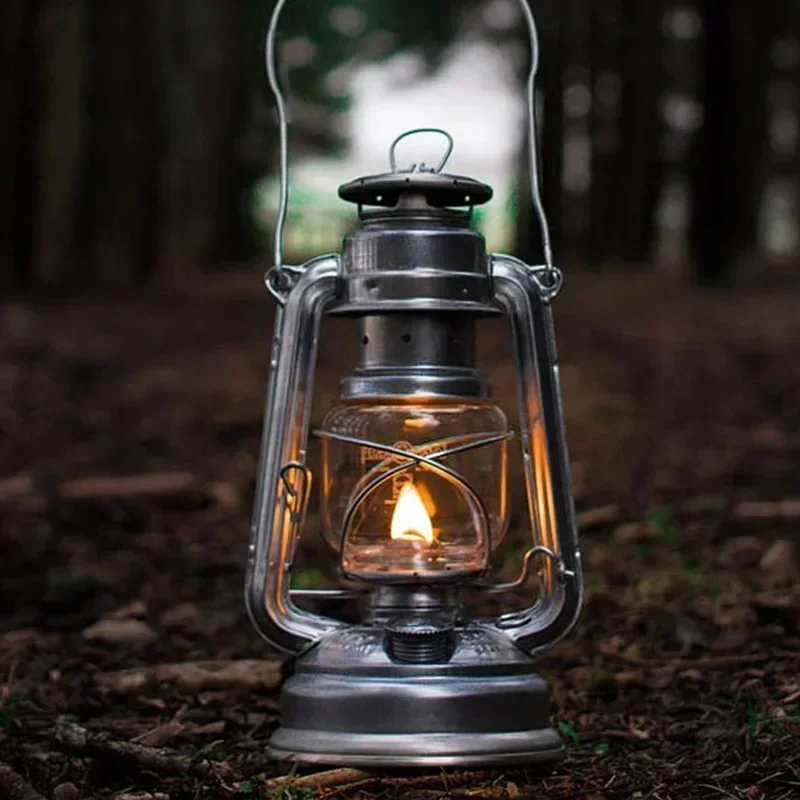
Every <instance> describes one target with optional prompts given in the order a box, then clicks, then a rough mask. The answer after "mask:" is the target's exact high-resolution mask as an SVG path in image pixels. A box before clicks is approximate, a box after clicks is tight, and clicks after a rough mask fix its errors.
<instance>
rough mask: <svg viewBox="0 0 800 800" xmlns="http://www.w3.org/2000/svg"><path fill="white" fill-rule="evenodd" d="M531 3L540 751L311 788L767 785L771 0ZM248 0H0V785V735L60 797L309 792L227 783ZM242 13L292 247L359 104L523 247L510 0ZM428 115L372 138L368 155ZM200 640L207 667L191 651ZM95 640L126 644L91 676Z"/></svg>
mask: <svg viewBox="0 0 800 800" xmlns="http://www.w3.org/2000/svg"><path fill="white" fill-rule="evenodd" d="M532 4H533V5H534V7H535V11H536V13H537V18H538V21H539V24H540V27H541V40H542V41H541V45H542V74H541V81H540V86H539V91H538V95H537V107H538V111H539V119H540V121H541V123H542V127H541V131H540V134H541V160H542V179H543V185H544V200H545V206H546V209H547V212H548V214H549V217H550V220H551V224H552V230H553V238H554V244H555V251H556V260H557V263H558V265H559V266H560V267H561V268H562V269H563V271H564V274H565V278H566V282H565V287H564V290H563V292H562V294H561V296H560V297H559V298H558V301H557V302H556V304H555V306H554V311H555V317H556V326H557V334H558V343H559V355H560V362H561V376H562V381H563V394H564V403H565V411H566V422H567V433H568V441H569V448H570V456H571V461H572V472H573V478H574V489H575V499H576V505H577V509H578V512H579V514H578V517H579V529H580V534H581V542H582V545H581V546H582V550H583V554H584V562H585V570H586V575H585V578H586V587H587V602H586V608H585V611H584V615H583V617H582V620H581V623H580V625H579V626H578V629H577V630H576V631H575V633H574V634H573V635H572V636H571V637H570V638H569V639H568V640H567V641H566V642H564V643H562V644H560V645H559V646H558V647H557V648H556V649H555V650H553V651H552V652H551V653H549V654H548V655H546V656H545V657H543V658H542V659H541V667H542V671H543V674H544V675H545V676H546V677H547V679H548V681H549V682H550V684H551V687H552V695H553V701H554V705H553V714H554V721H555V724H557V725H558V726H559V728H560V729H561V731H562V733H563V735H564V738H565V741H566V742H567V744H568V746H569V757H568V759H567V761H566V762H565V763H564V764H563V765H561V766H560V767H559V768H558V770H557V772H556V773H555V775H554V776H553V777H551V778H549V779H548V780H547V781H546V782H545V783H544V784H542V783H541V782H540V781H536V780H535V779H534V778H533V777H532V776H529V775H526V774H525V773H520V774H513V775H512V774H497V773H493V774H490V773H478V774H470V775H451V776H449V777H447V778H446V779H444V778H442V777H441V776H434V777H430V776H429V777H428V778H425V779H423V778H419V780H418V782H417V783H413V781H412V783H411V784H409V783H407V782H406V783H403V780H407V779H405V778H404V779H403V780H400V779H397V778H396V776H395V777H388V778H381V779H378V778H375V779H374V780H373V781H372V782H371V783H370V782H367V783H361V784H358V785H355V786H345V787H340V788H339V789H337V790H336V791H337V792H338V794H339V796H342V797H352V798H368V797H370V798H371V797H376V796H380V797H403V798H407V797H411V796H413V797H421V798H422V797H431V798H439V797H443V796H450V797H459V796H464V797H486V798H505V797H528V796H530V797H552V798H558V799H559V800H566V799H567V798H573V799H574V800H577V798H585V799H587V800H588V798H591V799H592V800H601V799H602V800H606V799H607V800H611V798H642V799H643V800H667V799H668V798H680V800H711V799H712V798H714V799H716V798H720V800H722V798H726V799H727V800H730V798H735V799H736V800H792V798H795V797H797V791H798V789H797V787H798V785H800V757H798V751H799V750H800V748H798V746H797V742H798V739H799V738H800V728H798V720H799V719H800V682H798V677H797V676H798V666H800V580H799V579H798V569H800V556H799V555H798V537H797V528H798V525H800V487H798V481H797V474H798V463H800V462H799V458H800V402H799V401H798V398H799V397H800V317H798V314H797V307H798V298H799V297H800V294H799V293H800V282H799V281H798V275H799V274H800V273H798V268H800V255H799V253H800V8H798V5H797V3H796V2H794V1H793V0H768V1H767V2H762V3H753V2H749V1H746V0H726V1H723V0H692V1H691V2H690V1H689V0H687V2H682V3H681V2H670V1H668V0H652V1H650V2H642V0H591V2H590V0H532ZM270 11H271V3H270V2H269V1H268V0H265V1H264V2H255V1H254V0H237V1H236V2H234V1H233V0H229V1H227V0H226V2H220V1H219V0H137V2H135V3H134V2H129V0H6V1H5V3H4V4H3V7H2V15H1V19H2V26H0V41H2V48H0V59H2V69H0V108H2V112H3V113H2V116H1V117H0V119H1V120H2V122H0V796H4V795H3V792H4V791H6V787H5V784H4V783H3V781H4V780H6V778H7V774H8V773H7V772H6V771H5V769H6V767H4V766H3V764H2V762H4V761H5V762H6V766H8V767H10V768H12V769H13V770H15V771H16V772H17V773H18V774H19V775H21V776H23V777H24V779H25V780H27V781H29V782H30V783H31V784H33V786H34V787H35V789H36V790H37V791H38V792H39V793H41V794H42V796H45V797H48V798H49V797H53V796H58V797H59V800H67V798H75V797H81V798H108V797H114V798H118V800H120V799H121V798H122V797H125V793H128V795H130V794H131V793H133V794H134V796H136V797H137V800H151V798H152V797H154V796H155V795H154V794H153V793H156V792H161V793H166V794H167V795H168V796H169V798H171V800H183V799H184V798H186V800H189V798H197V797H208V798H212V799H213V800H216V798H223V797H225V798H229V797H231V796H234V797H235V796H242V797H248V796H250V797H262V798H264V797H279V796H282V797H284V800H288V798H290V797H294V798H298V799H299V798H309V797H312V796H317V795H318V796H332V795H331V794H330V793H329V794H328V795H324V793H323V794H320V793H319V792H317V793H316V795H315V793H314V790H311V789H309V790H307V789H303V788H302V787H296V788H293V789H292V790H291V791H292V792H293V794H285V793H284V794H283V795H281V794H276V791H277V789H276V788H275V787H274V786H272V785H270V784H266V783H264V781H265V780H267V779H269V778H270V777H271V776H273V775H275V774H277V773H279V772H285V771H286V769H285V767H281V766H279V765H276V764H273V763H271V762H269V760H268V759H267V758H266V756H265V755H264V745H265V742H266V740H267V737H268V736H269V734H270V732H271V730H273V729H274V727H275V725H276V724H277V715H278V712H277V705H276V687H277V678H278V672H279V670H280V668H281V667H280V665H279V662H278V659H279V655H278V654H276V653H275V652H273V651H272V650H270V649H269V647H268V646H267V645H266V644H264V643H262V642H260V641H258V640H257V638H256V635H255V633H254V632H253V630H252V628H251V627H250V625H249V623H248V621H247V619H246V615H245V612H244V606H243V602H242V583H243V568H244V561H245V552H246V547H247V539H248V529H249V514H250V509H251V506H252V500H253V492H254V485H255V473H256V467H257V465H256V459H257V454H258V449H259V440H260V436H261V414H262V410H263V406H264V399H265V398H264V394H265V391H266V386H267V364H268V359H269V349H270V341H271V334H272V323H273V309H274V303H273V301H272V299H271V297H270V296H269V295H268V293H267V292H266V290H265V289H264V287H263V282H262V279H263V274H264V271H265V269H266V268H267V267H268V266H270V264H269V254H270V252H271V246H270V235H271V227H272V224H273V222H274V215H275V199H276V196H277V184H276V177H275V171H276V163H277V162H276V156H277V138H276V129H275V115H274V113H273V110H272V100H271V98H270V96H269V94H268V92H267V88H266V80H265V78H264V67H263V56H262V51H263V32H264V29H265V26H266V22H267V20H268V17H269V13H270ZM279 50H280V57H281V65H282V76H283V82H284V85H285V86H286V87H287V88H288V89H289V90H290V93H291V114H292V123H293V125H292V157H293V161H292V211H291V216H290V220H289V227H288V231H287V256H288V257H289V258H290V259H291V260H292V261H293V262H295V263H299V262H301V261H302V260H304V259H307V258H309V257H312V256H314V255H318V254H321V253H324V252H330V251H336V250H338V249H339V248H340V246H341V238H342V236H343V235H344V234H345V233H346V232H347V230H348V229H349V227H350V226H351V225H352V224H354V221H355V220H354V215H353V209H352V208H350V207H348V206H347V205H346V204H343V203H341V202H340V201H339V200H338V199H337V196H336V188H337V186H338V185H339V184H340V183H342V182H344V181H347V180H350V179H352V178H355V177H357V176H360V175H363V174H369V173H374V172H380V171H383V170H385V169H387V168H388V147H389V144H390V143H391V141H392V139H394V138H395V136H397V135H398V134H400V133H402V132H403V131H405V130H407V129H409V128H413V127H418V126H426V127H427V126H440V127H443V128H446V129H447V130H449V131H450V132H451V133H452V134H453V136H454V137H455V140H456V149H455V153H454V155H453V159H452V161H451V165H450V168H451V169H452V170H453V171H454V172H460V173H465V174H468V175H471V176H473V177H475V178H478V179H481V180H484V181H486V182H488V183H491V184H492V185H493V186H494V187H495V189H496V191H497V196H496V199H495V201H494V202H493V203H492V204H491V205H490V206H487V207H485V209H482V210H481V212H480V214H479V215H478V216H477V219H476V224H477V225H478V226H479V227H480V228H481V230H482V231H483V232H484V233H485V235H486V237H487V240H488V243H489V246H490V248H491V249H493V250H503V251H507V252H512V253H516V254H518V255H520V256H522V257H524V258H527V259H529V260H530V261H531V262H536V261H538V260H539V259H540V258H541V255H540V254H541V242H540V239H539V234H538V228H537V226H536V224H535V221H534V219H533V217H532V213H531V206H530V198H529V197H528V195H527V190H526V180H525V174H526V169H527V166H526V154H525V152H524V149H523V147H522V145H523V142H524V138H525V131H524V127H523V123H524V106H523V84H524V78H525V73H526V69H527V59H528V52H527V50H526V38H525V33H524V31H523V28H522V26H521V18H520V15H519V11H518V7H517V4H516V1H515V0H462V1H461V2H447V1H446V0H435V1H434V0H411V1H410V2H400V1H399V0H398V2H388V0H352V2H349V3H343V2H325V3H323V2H320V1H319V0H290V3H289V6H288V8H287V11H286V16H285V23H284V25H283V26H282V33H281V38H280V48H279ZM439 148H440V142H439V141H438V140H437V139H436V138H435V137H430V138H428V139H424V140H420V141H418V142H408V143H407V145H404V146H403V149H402V152H401V161H403V160H407V161H408V162H411V161H412V160H420V159H424V160H427V161H428V162H431V161H434V160H435V158H436V157H437V155H438V153H439V152H440V149H439ZM505 327H506V326H505V325H504V324H502V323H498V322H492V323H487V324H486V325H483V326H482V337H481V343H480V348H479V349H480V360H481V364H482V367H483V369H484V370H485V371H486V373H487V374H488V377H489V378H490V379H491V381H492V383H493V385H494V387H495V396H496V398H497V400H498V402H500V403H501V405H503V406H504V407H505V408H506V409H507V411H508V412H509V414H513V411H514V409H513V397H514V394H513V391H514V384H513V372H512V365H511V360H510V358H509V345H508V333H507V331H506V329H505ZM353 343H354V338H353V330H352V326H351V324H350V323H348V322H341V321H340V322H332V323H330V325H329V326H328V327H326V329H325V332H324V334H323V336H322V341H321V352H320V361H319V391H318V394H317V397H316V400H315V406H314V420H315V422H318V421H319V420H320V419H321V416H322V414H324V412H325V411H326V410H327V408H328V407H329V406H330V404H331V403H332V402H334V401H335V397H336V391H337V383H338V380H339V378H340V377H341V376H342V374H343V373H345V372H346V371H347V370H348V369H350V367H351V366H352V361H353V351H354V348H353V346H352V345H353ZM512 454H517V450H516V449H514V448H512ZM315 458H316V456H315V455H312V461H311V463H312V465H313V464H315V461H314V459H315ZM512 478H513V479H514V480H513V491H514V503H513V508H514V511H513V514H514V516H513V520H512V531H511V535H510V536H509V538H508V542H507V544H506V545H504V549H503V551H502V553H501V554H500V557H499V558H498V563H497V567H498V574H499V575H500V576H501V577H502V578H504V579H505V578H509V579H510V578H512V577H513V575H514V571H515V568H516V567H518V559H519V556H520V554H521V552H523V551H524V549H525V546H526V540H525V536H526V530H525V525H524V516H525V515H524V505H523V502H524V497H523V494H524V493H523V492H522V491H521V486H520V483H519V468H518V466H514V467H513V468H512ZM318 485H319V481H318V482H317V486H318ZM317 509H318V500H317V498H316V494H315V499H314V501H313V502H312V507H311V513H310V515H309V526H308V536H307V537H306V538H305V539H304V541H303V544H302V547H301V551H300V555H299V561H298V569H297V571H296V573H295V582H296V585H298V586H318V585H331V584H333V583H335V580H336V558H335V554H333V553H332V552H331V551H330V549H329V548H327V546H326V545H325V544H324V543H323V542H322V539H321V537H320V536H319V535H318V532H317V530H316V528H317V527H318V513H317ZM523 599H524V598H522V597H514V598H509V602H513V603H517V604H518V603H521V602H522V601H523ZM340 610H341V611H342V613H344V614H352V609H340ZM486 610H487V611H493V610H496V609H489V608H487V609H486ZM245 659H255V660H258V663H259V664H260V665H261V666H260V667H259V668H258V669H255V668H254V667H253V665H252V664H251V663H248V664H245V666H244V667H243V666H242V662H243V660H245ZM198 661H204V662H205V661H213V662H215V664H216V667H215V669H222V674H223V675H224V676H225V677H224V679H223V678H219V677H218V675H217V673H214V675H217V677H213V676H212V678H208V677H206V678H204V679H200V680H199V683H198V679H197V673H196V672H194V673H192V672H191V670H190V669H188V668H187V667H186V665H187V664H194V663H195V662H198ZM164 664H172V665H178V666H177V671H175V670H173V671H172V672H170V673H169V674H170V675H172V677H166V678H165V677H164V675H165V673H164V671H163V669H160V668H161V666H162V665H164ZM286 668H288V667H286ZM124 670H134V671H135V673H134V675H135V676H139V677H141V680H138V678H137V680H135V681H133V683H130V681H129V682H128V684H126V685H128V686H129V688H127V689H125V690H122V689H121V688H120V686H121V680H122V678H125V676H128V677H129V676H130V673H127V672H126V673H123V672H122V671H124ZM121 675H122V678H121V677H120V676H121ZM176 675H177V677H175V676H176ZM189 675H194V677H193V678H188V677H187V676H189ZM154 676H155V680H153V678H154ZM126 680H127V678H126ZM123 682H124V681H123ZM130 686H133V687H134V688H130ZM115 687H116V688H115ZM64 726H78V728H80V729H81V730H83V731H85V732H86V733H85V734H84V733H81V734H80V735H79V736H78V737H77V738H76V736H75V729H74V727H73V728H65V727H64ZM80 742H84V744H83V745H81V744H80ZM87 742H88V744H86V743H87ZM120 742H123V743H126V744H130V743H134V744H136V745H137V746H141V747H142V748H145V749H144V750H136V751H135V752H136V753H137V754H138V755H131V754H130V751H128V754H127V755H122V756H121V755H120V754H119V751H118V750H116V751H115V750H114V749H113V747H112V745H114V744H117V743H120ZM147 748H150V749H149V750H148V749H147ZM158 748H162V749H161V750H159V752H160V753H161V754H162V755H164V757H165V758H166V759H167V761H164V760H159V759H158V758H155V756H153V750H154V749H158ZM113 753H116V755H113ZM110 754H111V755H110ZM142 759H144V760H142ZM165 765H166V766H165ZM408 780H410V779H408ZM420 781H421V782H420ZM425 781H428V782H427V783H426V782H425ZM64 784H70V785H71V786H72V787H73V788H72V789H69V787H68V788H67V789H66V790H63V789H62V790H60V792H56V789H57V787H59V786H61V787H63V785H64ZM301 789H302V791H303V792H306V793H305V794H303V793H302V792H301ZM281 791H283V790H281ZM64 792H66V793H64ZM76 792H77V794H76ZM146 792H150V795H147V794H143V793H146ZM459 792H461V793H462V794H460V795H459V794H458V793H459Z"/></svg>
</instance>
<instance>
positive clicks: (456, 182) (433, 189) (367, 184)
mask: <svg viewBox="0 0 800 800" xmlns="http://www.w3.org/2000/svg"><path fill="white" fill-rule="evenodd" d="M420 134H423V135H424V134H436V135H437V136H441V137H443V138H444V139H446V140H447V148H446V149H445V152H444V155H442V156H441V158H440V159H439V163H438V164H437V166H435V167H428V166H427V165H426V164H425V162H421V163H419V164H417V163H413V164H411V166H410V167H407V168H404V169H401V168H400V167H398V162H397V146H398V145H399V144H400V143H401V142H403V141H405V140H406V139H408V138H410V137H412V136H419V135H420ZM454 147H455V142H454V140H453V137H452V136H451V135H450V134H449V133H448V132H447V131H445V130H442V129H441V128H414V129H413V130H410V131H406V132H405V133H401V134H400V136H398V137H397V138H396V139H395V140H394V141H393V142H392V144H391V147H390V148H389V165H390V167H391V172H386V173H384V174H382V175H370V176H368V177H365V178H357V179H356V180H354V181H351V182H350V183H346V184H345V185H344V186H341V187H340V188H339V197H341V198H342V200H347V201H348V202H350V203H358V205H360V206H379V207H383V208H395V207H397V206H406V207H407V206H409V205H412V206H418V204H419V201H420V200H422V202H423V203H424V204H427V205H428V206H429V207H430V208H449V207H455V208H458V207H467V206H468V207H470V208H472V207H473V206H479V205H483V203H486V202H488V201H489V200H491V199H492V195H493V191H492V187H491V186H487V185H486V184H485V183H481V182H480V181H476V180H474V179H473V178H467V177H465V176H463V175H448V174H447V173H444V172H442V170H443V169H444V168H445V166H446V165H447V162H448V160H449V159H450V156H451V155H452V153H453V149H454ZM405 200H408V202H404V201H405Z"/></svg>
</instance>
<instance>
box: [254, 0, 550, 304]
mask: <svg viewBox="0 0 800 800" xmlns="http://www.w3.org/2000/svg"><path fill="white" fill-rule="evenodd" d="M287 2H288V0H277V2H276V3H275V8H274V9H273V12H272V17H271V19H270V23H269V28H268V29H267V40H266V49H265V55H266V63H267V78H268V81H269V86H270V89H271V90H272V94H273V95H274V96H275V104H276V106H277V109H278V127H279V137H280V145H279V146H280V179H281V187H280V196H279V202H278V216H277V219H276V221H275V239H274V253H273V266H272V269H271V270H270V275H269V278H268V281H267V286H268V287H269V288H270V291H272V292H273V294H276V292H277V294H276V296H277V297H281V296H282V287H281V286H280V283H281V271H282V270H283V269H285V268H284V265H283V237H284V230H285V228H286V219H287V216H288V213H289V116H288V111H287V106H286V99H285V97H284V95H283V91H282V90H281V86H280V81H279V79H278V66H277V53H276V41H277V34H278V22H279V21H280V17H281V13H282V12H283V9H284V7H285V6H286V3H287ZM519 5H520V9H521V10H522V15H523V17H524V18H525V22H526V23H527V26H528V33H529V37H530V48H531V68H530V72H529V74H528V82H527V92H526V94H527V106H528V108H527V122H528V148H529V151H530V176H529V177H530V190H531V198H532V201H533V207H534V210H535V211H536V216H537V218H538V220H539V228H540V229H541V235H542V248H543V250H544V269H543V270H541V269H540V270H538V271H539V273H540V275H541V276H542V277H545V278H546V281H547V284H548V286H549V287H554V286H556V285H558V284H559V283H560V280H561V272H560V270H558V269H557V268H556V267H555V266H554V264H553V245H552V239H551V236H550V223H549V222H548V220H547V213H546V212H545V209H544V203H543V201H542V186H541V176H540V172H539V150H538V144H539V137H538V131H537V116H536V80H537V77H538V75H539V62H540V54H541V51H540V47H539V28H538V27H537V25H536V18H535V16H534V14H533V10H532V9H531V6H530V3H529V2H528V0H519ZM395 144H397V142H395ZM445 161H446V160H445ZM540 279H541V278H540ZM284 282H285V281H284Z"/></svg>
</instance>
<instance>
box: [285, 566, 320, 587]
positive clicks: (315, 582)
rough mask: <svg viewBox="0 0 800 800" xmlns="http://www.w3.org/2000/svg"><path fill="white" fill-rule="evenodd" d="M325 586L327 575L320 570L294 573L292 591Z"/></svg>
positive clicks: (296, 571)
mask: <svg viewBox="0 0 800 800" xmlns="http://www.w3.org/2000/svg"><path fill="white" fill-rule="evenodd" d="M324 584H325V574H324V573H323V572H322V570H319V569H297V570H293V571H292V589H317V588H319V587H320V586H323V585H324Z"/></svg>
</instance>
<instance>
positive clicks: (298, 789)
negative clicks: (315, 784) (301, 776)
mask: <svg viewBox="0 0 800 800" xmlns="http://www.w3.org/2000/svg"><path fill="white" fill-rule="evenodd" d="M267 797H268V798H269V800H314V790H313V789H309V788H307V787H305V786H293V785H292V784H291V783H287V784H286V785H285V786H278V787H277V788H275V789H272V790H271V791H270V792H269V793H268V794H267Z"/></svg>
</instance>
